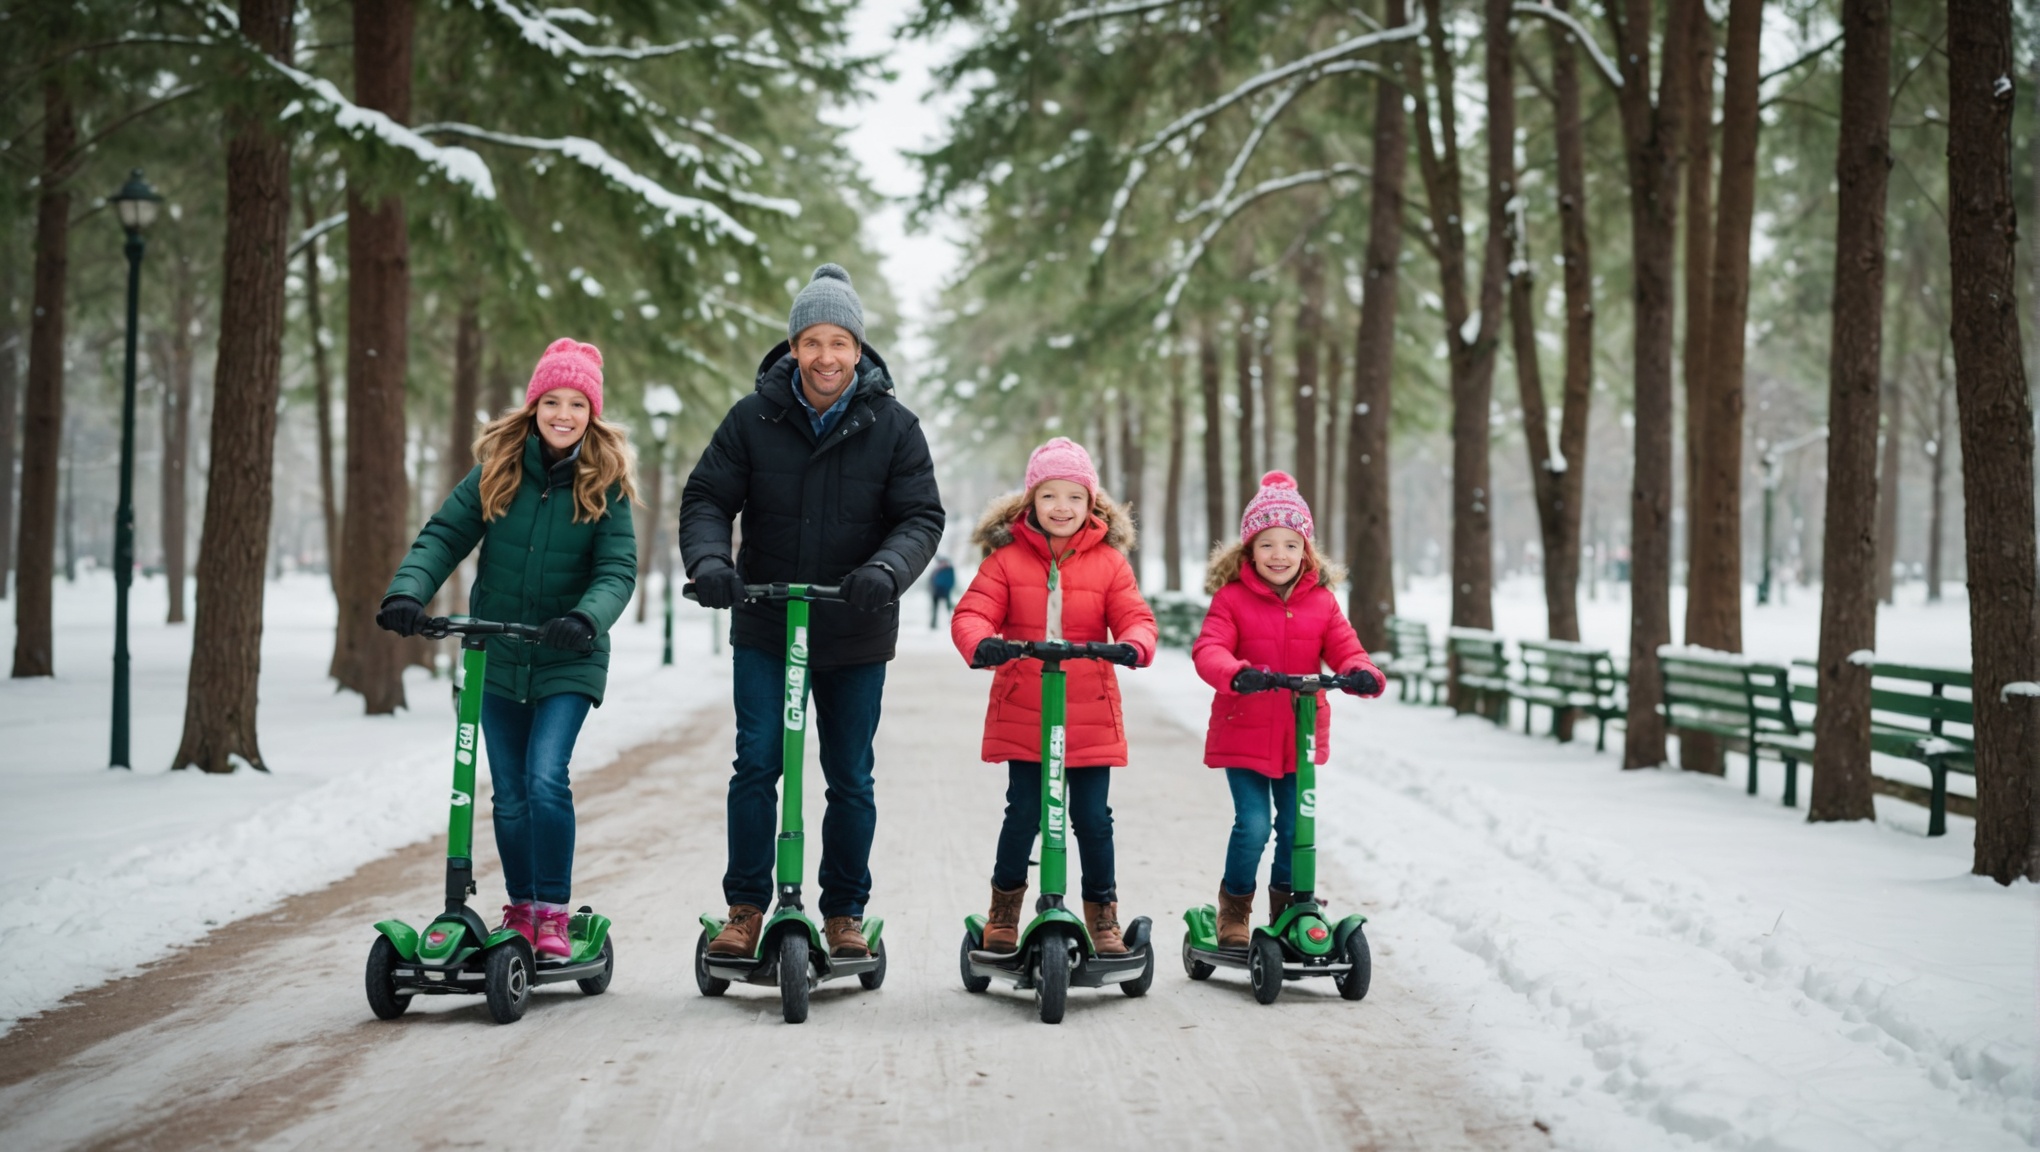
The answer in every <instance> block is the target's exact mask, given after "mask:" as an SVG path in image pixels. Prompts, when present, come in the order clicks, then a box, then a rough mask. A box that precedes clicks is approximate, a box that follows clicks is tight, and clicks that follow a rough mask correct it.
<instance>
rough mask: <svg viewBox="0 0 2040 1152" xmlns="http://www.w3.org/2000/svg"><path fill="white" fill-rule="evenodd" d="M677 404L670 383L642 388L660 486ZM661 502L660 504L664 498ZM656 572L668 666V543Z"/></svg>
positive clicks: (655, 534)
mask: <svg viewBox="0 0 2040 1152" xmlns="http://www.w3.org/2000/svg"><path fill="white" fill-rule="evenodd" d="M680 408H681V404H680V394H679V393H678V392H675V391H674V390H673V386H672V385H670V384H654V385H652V386H651V387H649V388H647V389H645V412H646V414H647V415H649V416H650V417H651V418H652V444H653V445H654V446H655V448H656V454H655V457H654V463H653V467H654V468H655V469H656V471H655V472H653V473H652V475H653V477H654V480H653V483H655V484H658V485H659V486H660V488H661V490H663V489H664V486H665V483H666V435H667V433H668V432H670V431H672V427H673V417H675V416H678V415H679V414H680ZM660 503H661V505H663V504H664V501H663V500H662V501H660ZM652 538H653V539H654V540H664V539H665V538H666V537H665V533H664V531H663V530H662V529H661V528H660V526H658V525H653V526H652ZM659 574H660V575H662V576H664V577H665V581H666V583H665V590H664V592H663V593H662V594H661V600H662V602H663V605H664V608H665V613H666V619H665V623H664V625H663V626H664V628H665V650H664V654H663V655H661V656H660V657H659V663H660V664H661V665H662V666H664V667H668V668H670V667H672V666H673V549H672V545H671V544H670V543H669V544H666V545H665V546H663V547H661V548H660V549H659Z"/></svg>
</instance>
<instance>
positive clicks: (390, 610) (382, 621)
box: [375, 596, 425, 636]
mask: <svg viewBox="0 0 2040 1152" xmlns="http://www.w3.org/2000/svg"><path fill="white" fill-rule="evenodd" d="M424 619H425V606H424V605H423V604H420V603H418V602H417V601H416V600H413V599H411V598H410V597H409V596H392V597H390V598H389V599H387V600H385V601H383V605H382V609H381V611H378V612H377V613H376V614H375V626H376V627H378V628H380V629H382V630H383V631H385V632H395V633H396V634H397V635H399V636H416V635H417V634H418V625H419V624H420V623H422V622H423V621H424Z"/></svg>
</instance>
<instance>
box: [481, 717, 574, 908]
mask: <svg viewBox="0 0 2040 1152" xmlns="http://www.w3.org/2000/svg"><path fill="white" fill-rule="evenodd" d="M594 705H595V701H593V700H592V699H590V698H588V697H586V696H583V695H581V694H580V693H579V692H562V693H560V694H559V695H556V696H545V697H541V698H540V699H537V700H534V701H532V702H531V703H529V704H519V703H518V702H517V701H515V700H512V699H510V698H509V697H507V696H498V695H496V694H494V693H493V692H491V693H484V694H483V695H482V738H483V739H484V740H486V741H488V744H489V779H490V781H491V782H492V784H493V786H494V788H495V810H496V817H495V819H496V853H497V855H499V856H501V857H502V858H503V886H504V887H505V888H508V889H509V890H510V899H511V900H512V901H521V900H543V901H545V902H546V903H548V904H565V903H566V902H567V898H568V896H569V895H570V894H571V893H572V891H573V882H574V788H573V785H572V784H570V783H568V781H567V761H568V760H570V759H572V758H573V755H574V739H575V738H576V737H578V736H579V735H580V734H581V722H582V721H584V720H586V719H587V718H588V709H590V708H592V707H594Z"/></svg>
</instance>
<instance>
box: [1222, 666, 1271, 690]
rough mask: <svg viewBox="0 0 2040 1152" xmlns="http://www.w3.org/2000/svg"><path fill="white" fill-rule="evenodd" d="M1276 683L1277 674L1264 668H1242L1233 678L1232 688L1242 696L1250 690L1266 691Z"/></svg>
mask: <svg viewBox="0 0 2040 1152" xmlns="http://www.w3.org/2000/svg"><path fill="white" fill-rule="evenodd" d="M1275 684H1276V680H1275V674H1274V673H1273V672H1269V671H1267V670H1266V669H1262V668H1242V669H1240V670H1239V671H1238V672H1236V673H1234V674H1233V678H1232V690H1233V691H1235V692H1237V693H1239V694H1240V695H1242V696H1245V695H1246V694H1248V693H1249V692H1266V691H1267V690H1268V689H1270V688H1273V687H1275Z"/></svg>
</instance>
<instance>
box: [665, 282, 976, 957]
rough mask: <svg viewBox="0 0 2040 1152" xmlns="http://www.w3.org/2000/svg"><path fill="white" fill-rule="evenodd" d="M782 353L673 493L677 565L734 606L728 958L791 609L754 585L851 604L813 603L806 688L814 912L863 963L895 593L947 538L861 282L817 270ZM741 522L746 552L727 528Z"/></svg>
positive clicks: (705, 598) (771, 357)
mask: <svg viewBox="0 0 2040 1152" xmlns="http://www.w3.org/2000/svg"><path fill="white" fill-rule="evenodd" d="M786 336H787V341H786V343H784V344H780V345H779V346H778V347H776V348H774V349H772V351H770V352H768V353H766V354H765V359H764V361H763V362H762V363H761V364H760V365H759V366H758V379H757V384H756V390H755V391H753V392H752V393H751V394H750V395H749V396H746V397H744V398H743V399H742V400H739V401H737V403H736V405H735V406H734V407H732V408H731V409H730V410H729V413H728V414H727V415H725V416H724V417H723V422H722V426H721V427H719V428H717V429H716V432H715V437H714V438H713V439H711V440H710V441H709V444H708V447H707V449H706V450H704V451H703V452H702V454H701V460H700V462H699V463H697V464H696V465H695V466H694V471H693V473H692V474H691V475H689V476H688V478H687V487H686V489H685V490H684V491H683V492H682V493H681V496H680V556H681V559H682V561H683V562H684V563H685V565H686V568H687V574H688V576H689V577H690V578H691V579H692V580H693V581H694V586H695V592H696V595H697V596H698V597H699V598H700V600H701V603H702V604H704V605H706V606H707V607H710V608H732V607H733V608H735V609H736V613H735V619H734V621H733V626H732V628H731V636H730V640H731V648H732V650H733V653H734V655H733V659H734V661H735V670H734V676H733V681H734V684H733V686H734V689H735V697H736V707H737V758H736V771H735V774H734V775H732V776H731V777H730V791H729V807H728V824H729V868H728V871H726V872H725V873H724V874H723V895H724V898H725V899H727V900H728V901H729V905H730V916H729V922H728V924H727V925H726V926H725V927H724V928H723V930H722V931H721V932H720V933H718V934H717V935H716V938H715V939H714V940H712V941H710V942H709V946H708V950H709V951H710V952H713V953H716V954H718V955H726V956H749V955H751V954H753V953H754V952H755V951H756V950H757V945H758V933H759V930H760V929H761V928H762V927H763V926H764V915H763V913H764V909H765V907H766V905H767V903H768V902H769V901H770V899H771V896H772V889H773V882H772V881H773V876H772V872H773V861H774V838H775V835H776V833H777V828H776V823H775V819H774V817H775V813H776V804H777V792H776V790H777V787H778V783H779V772H780V748H781V744H780V741H781V727H780V725H781V695H782V692H783V690H784V677H785V650H786V609H785V607H784V606H783V605H777V604H750V603H744V602H743V595H744V585H745V584H747V583H750V584H770V583H778V582H782V581H783V582H786V583H798V584H837V585H840V586H841V587H842V590H843V598H844V600H846V601H848V603H843V604H838V603H831V602H827V601H823V602H818V603H816V604H815V605H813V611H812V615H811V616H810V617H809V622H808V635H809V649H808V650H809V669H810V682H811V684H812V686H813V693H814V713H813V714H814V716H815V719H816V729H817V732H818V735H819V736H820V740H821V752H822V756H821V759H822V775H823V777H824V778H825V779H826V780H827V781H828V792H827V797H828V810H827V813H826V814H825V815H824V816H823V817H822V862H821V872H820V879H821V889H822V898H821V912H822V917H823V923H822V928H823V932H824V933H825V934H826V935H827V938H828V945H829V952H830V954H831V955H835V956H864V955H867V954H868V949H867V948H866V947H865V943H864V935H863V931H862V927H863V919H864V903H865V901H866V900H867V899H869V897H870V895H871V869H870V867H869V861H870V858H871V837H872V832H873V831H874V829H875V828H876V827H877V823H878V810H877V807H876V805H875V803H874V801H873V797H872V781H871V775H872V773H871V769H872V751H871V741H872V737H873V736H874V735H875V734H876V733H877V731H878V716H879V703H880V698H881V697H882V695H883V694H884V691H885V666H886V662H887V661H889V660H891V659H892V658H893V649H894V644H895V641H896V640H897V639H898V636H899V605H898V600H899V596H900V593H901V592H902V591H904V590H905V589H906V588H907V587H908V585H910V584H912V583H913V582H914V581H915V579H916V578H918V577H919V576H920V574H921V570H922V569H923V568H925V567H926V566H927V564H928V560H929V557H931V556H932V555H934V552H935V548H936V545H937V544H938V543H940V541H941V539H942V526H943V512H942V500H941V496H940V494H939V493H938V492H937V491H936V489H935V465H934V461H933V460H932V459H930V458H929V455H928V441H927V438H926V437H924V436H923V435H922V434H921V424H920V420H919V419H918V418H917V417H916V416H915V415H914V414H913V413H912V412H910V411H908V410H907V407H906V406H905V405H904V404H901V403H900V402H899V401H898V400H897V399H895V398H894V397H893V381H892V376H891V374H890V373H889V372H888V371H887V369H886V366H885V361H884V360H883V359H881V358H880V357H879V355H878V353H877V352H875V351H873V350H872V349H870V348H869V347H866V346H865V343H864V306H863V304H862V302H860V301H859V300H858V298H857V293H856V291H855V290H854V289H853V288H852V287H851V284H850V274H849V273H848V272H845V271H844V270H843V269H841V268H839V267H837V266H836V265H834V264H824V265H822V266H821V267H820V268H817V269H815V274H814V277H813V279H812V280H811V281H810V282H809V284H808V285H807V287H805V288H803V289H802V290H801V292H800V295H799V296H798V297H797V298H796V299H795V300H794V302H793V312H792V315H791V316H789V317H788V319H787V323H786ZM739 515H741V516H742V517H743V537H742V538H743V542H744V543H743V548H742V549H741V550H740V551H739V552H738V553H737V555H736V556H735V557H734V558H733V557H732V556H731V555H730V551H731V549H730V525H731V523H732V521H734V520H735V519H736V518H737V517H738V516H739Z"/></svg>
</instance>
